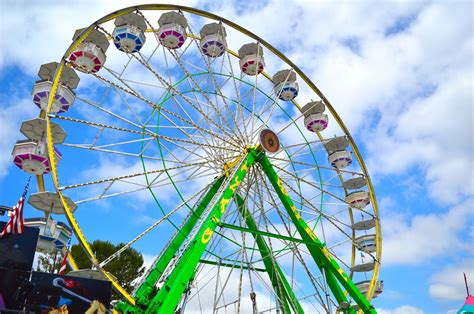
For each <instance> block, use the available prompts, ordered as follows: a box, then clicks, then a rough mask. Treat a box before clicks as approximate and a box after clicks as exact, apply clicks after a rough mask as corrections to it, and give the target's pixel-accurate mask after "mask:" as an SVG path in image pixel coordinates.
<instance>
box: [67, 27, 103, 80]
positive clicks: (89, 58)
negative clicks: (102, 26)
mask: <svg viewBox="0 0 474 314" xmlns="http://www.w3.org/2000/svg"><path fill="white" fill-rule="evenodd" d="M83 31H84V28H82V29H78V30H76V32H75V33H74V36H73V38H72V39H73V40H76V38H78V37H79V36H80V35H81V33H82V32H83ZM107 48H109V41H108V40H107V37H106V36H105V34H103V33H102V32H100V31H98V30H96V29H93V30H92V31H91V32H90V33H89V35H87V37H86V38H85V39H84V40H83V41H82V42H81V43H80V44H79V45H78V46H77V47H76V49H75V50H74V51H73V52H72V53H71V55H70V56H69V60H70V61H71V63H72V65H73V66H74V67H75V68H76V69H77V70H79V71H81V72H84V73H95V72H97V71H99V70H100V69H101V68H102V66H103V65H104V63H105V60H106V56H105V52H106V51H107Z"/></svg>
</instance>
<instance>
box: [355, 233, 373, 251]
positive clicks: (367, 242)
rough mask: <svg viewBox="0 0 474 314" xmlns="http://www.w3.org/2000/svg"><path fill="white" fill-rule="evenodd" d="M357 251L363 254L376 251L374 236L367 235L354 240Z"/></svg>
mask: <svg viewBox="0 0 474 314" xmlns="http://www.w3.org/2000/svg"><path fill="white" fill-rule="evenodd" d="M355 242H356V243H357V248H358V249H359V251H362V252H365V253H374V252H375V251H376V250H377V242H376V239H375V234H367V235H363V236H360V237H357V238H356V239H355Z"/></svg>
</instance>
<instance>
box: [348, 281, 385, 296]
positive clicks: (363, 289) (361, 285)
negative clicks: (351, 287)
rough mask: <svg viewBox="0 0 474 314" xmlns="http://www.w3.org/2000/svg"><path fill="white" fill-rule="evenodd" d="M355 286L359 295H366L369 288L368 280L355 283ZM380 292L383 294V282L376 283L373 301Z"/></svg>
mask: <svg viewBox="0 0 474 314" xmlns="http://www.w3.org/2000/svg"><path fill="white" fill-rule="evenodd" d="M355 286H356V287H357V289H359V291H360V293H362V294H363V295H367V293H368V292H369V288H370V280H364V281H359V282H357V283H355ZM382 292H383V280H382V281H377V283H376V285H375V290H374V294H373V296H372V298H373V299H375V298H376V297H377V296H378V295H380V294H381V293H382Z"/></svg>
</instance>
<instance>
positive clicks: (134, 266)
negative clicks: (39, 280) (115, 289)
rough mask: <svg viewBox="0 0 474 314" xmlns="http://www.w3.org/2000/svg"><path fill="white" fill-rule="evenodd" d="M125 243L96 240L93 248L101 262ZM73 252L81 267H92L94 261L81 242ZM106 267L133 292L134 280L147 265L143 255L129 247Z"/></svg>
mask: <svg viewBox="0 0 474 314" xmlns="http://www.w3.org/2000/svg"><path fill="white" fill-rule="evenodd" d="M124 245H125V244H124V243H119V244H117V245H114V244H112V243H110V242H109V241H101V240H95V241H94V242H93V243H92V244H91V249H92V251H93V252H94V254H95V256H96V258H97V259H98V260H99V262H100V261H103V260H104V259H106V258H107V257H109V256H110V255H112V254H113V253H115V252H117V251H118V250H119V249H120V248H121V247H123V246H124ZM71 252H72V256H73V257H74V260H75V261H76V263H77V267H78V268H79V269H87V268H91V266H92V263H91V261H90V260H89V259H88V258H87V256H86V254H85V253H84V250H83V249H82V247H81V246H80V245H79V244H76V245H73V246H72V248H71ZM104 268H105V270H107V271H108V272H110V273H112V274H113V275H114V276H115V277H116V278H117V281H118V282H119V283H120V285H121V286H122V287H124V288H125V290H127V291H128V292H131V291H132V289H133V285H132V282H133V281H134V280H135V279H137V278H138V277H140V276H141V275H143V272H144V271H145V267H144V266H143V256H142V255H141V254H140V252H138V251H137V250H135V249H133V248H128V249H127V250H125V251H123V252H122V254H120V256H119V257H116V258H115V259H113V260H112V261H111V262H110V263H108V264H107V265H106V266H105V267H104Z"/></svg>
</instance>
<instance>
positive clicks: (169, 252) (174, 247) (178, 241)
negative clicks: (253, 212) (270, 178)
mask: <svg viewBox="0 0 474 314" xmlns="http://www.w3.org/2000/svg"><path fill="white" fill-rule="evenodd" d="M224 179H225V176H221V177H219V178H218V179H217V180H215V181H214V183H213V184H212V185H211V187H210V188H209V190H208V191H207V193H206V194H205V195H204V197H203V199H202V200H201V202H200V203H199V204H198V206H197V207H196V209H195V210H194V212H193V214H191V215H190V216H189V218H188V220H187V221H186V222H185V224H184V225H183V226H182V228H181V229H179V230H178V231H177V232H176V235H175V237H174V238H173V240H172V241H171V243H170V245H169V246H168V247H167V248H166V249H165V251H164V252H163V253H162V254H161V256H160V258H159V259H158V261H157V263H156V264H155V266H154V268H153V270H152V271H151V272H150V273H149V274H148V276H147V277H146V278H145V280H144V281H143V283H142V285H141V286H140V287H139V288H138V289H137V292H136V293H135V301H136V306H135V307H134V306H132V305H130V304H128V303H125V302H123V303H120V304H118V305H117V309H118V310H121V311H122V312H129V313H140V312H142V310H140V309H146V308H147V307H148V305H149V303H150V301H151V297H153V296H151V293H152V292H153V291H154V289H155V288H154V287H155V285H156V283H157V282H158V280H159V279H160V277H161V275H162V274H163V272H164V271H165V269H166V267H167V266H168V264H169V263H170V261H171V260H172V259H173V257H174V256H175V254H176V252H177V251H178V249H179V248H180V246H181V245H182V244H183V242H184V240H186V238H187V237H188V236H189V234H190V233H191V231H192V230H193V228H194V226H195V225H196V222H197V221H198V219H199V218H200V217H201V215H202V213H203V212H204V210H205V209H206V207H207V206H208V205H209V203H210V202H211V200H212V198H213V197H214V195H215V194H216V193H217V191H218V190H219V188H220V187H221V185H222V183H223V182H224Z"/></svg>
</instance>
